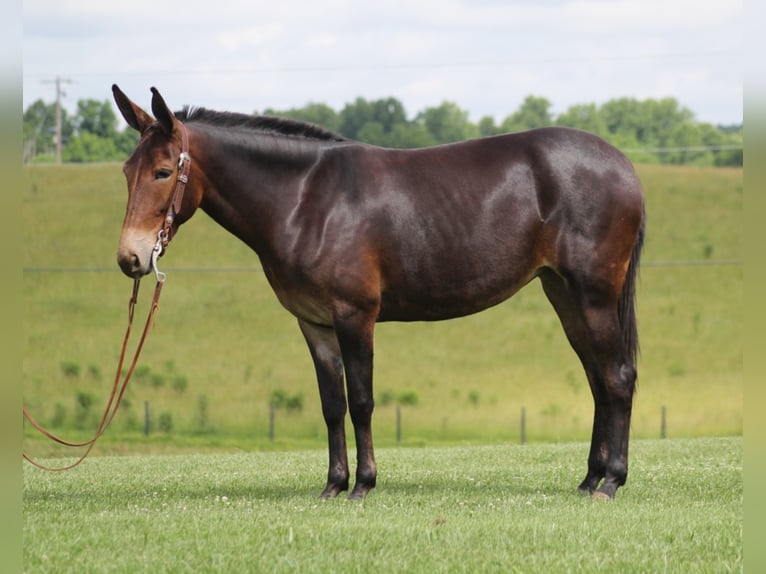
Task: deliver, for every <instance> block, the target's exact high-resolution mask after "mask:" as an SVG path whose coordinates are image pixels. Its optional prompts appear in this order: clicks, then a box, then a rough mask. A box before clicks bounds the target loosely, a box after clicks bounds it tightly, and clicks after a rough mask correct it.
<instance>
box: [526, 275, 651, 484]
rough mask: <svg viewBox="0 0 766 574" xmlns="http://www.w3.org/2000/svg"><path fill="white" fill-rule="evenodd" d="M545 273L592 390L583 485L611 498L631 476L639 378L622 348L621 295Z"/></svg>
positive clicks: (544, 279)
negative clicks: (632, 420) (630, 452)
mask: <svg viewBox="0 0 766 574" xmlns="http://www.w3.org/2000/svg"><path fill="white" fill-rule="evenodd" d="M540 279H541V281H542V284H543V289H544V290H545V293H546V295H547V296H548V299H549V300H550V301H551V303H552V305H553V307H554V308H555V309H556V312H557V314H558V316H559V318H560V320H561V323H562V326H563V327H564V331H565V332H566V335H567V338H568V340H569V342H570V344H571V345H572V348H573V349H574V350H575V352H576V353H577V355H578V357H579V358H580V361H581V362H582V364H583V367H584V369H585V372H586V375H587V377H588V382H589V384H590V387H591V391H592V393H593V400H594V406H595V412H594V417H593V434H592V436H591V446H590V454H589V456H588V473H587V475H586V476H585V479H584V480H583V481H582V483H581V484H580V490H582V491H586V492H592V493H594V496H595V497H599V496H604V497H609V498H611V497H613V496H614V495H615V493H616V492H617V489H618V488H619V487H620V486H622V485H623V484H624V483H625V480H626V478H627V473H628V437H629V433H630V417H631V411H632V404H633V392H634V389H635V381H636V370H635V366H634V365H633V364H632V362H633V361H632V359H631V357H630V353H629V352H627V350H626V349H624V348H623V339H622V333H621V329H620V321H619V318H618V309H617V307H618V302H617V297H616V296H613V295H610V293H609V291H608V290H601V289H599V288H598V287H594V286H584V285H578V284H576V283H575V282H574V281H571V280H570V282H566V281H565V280H564V279H562V278H561V277H560V276H558V275H557V274H555V273H554V272H553V271H551V270H546V271H545V272H543V273H542V274H541V275H540ZM602 479H603V483H602V484H601V486H600V487H599V483H600V482H601V480H602Z"/></svg>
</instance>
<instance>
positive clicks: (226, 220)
mask: <svg viewBox="0 0 766 574" xmlns="http://www.w3.org/2000/svg"><path fill="white" fill-rule="evenodd" d="M190 128H191V129H192V130H194V132H193V133H194V135H195V138H194V139H195V140H196V145H195V146H194V147H195V148H196V149H193V150H192V157H193V158H194V159H195V162H196V163H197V165H198V166H200V169H201V170H202V172H203V174H204V175H203V187H204V189H203V194H202V201H201V203H200V208H201V209H202V210H203V211H205V212H206V213H207V214H208V215H209V216H210V217H212V218H213V219H214V220H215V221H216V222H217V223H218V224H219V225H221V226H222V227H224V228H225V229H227V230H228V231H229V232H231V233H232V234H233V235H235V236H236V237H238V238H239V239H241V240H242V241H244V242H245V243H246V244H247V245H249V246H250V247H251V248H252V249H253V250H255V251H256V253H258V255H259V256H261V258H263V257H264V256H269V255H270V252H272V251H273V250H274V248H275V246H276V245H277V244H279V243H281V241H282V238H281V237H280V236H281V235H282V234H283V233H284V232H285V225H284V224H285V221H286V220H287V218H288V217H289V215H290V213H292V212H293V210H294V209H295V207H296V206H297V205H298V203H299V201H300V191H301V188H302V185H303V183H304V182H305V180H306V177H307V176H308V174H309V173H310V171H311V169H312V167H313V166H315V165H317V164H318V162H319V160H320V158H321V156H322V154H323V153H324V152H325V151H326V150H327V149H329V148H330V147H333V146H337V145H343V144H341V143H339V142H331V141H320V140H313V139H308V138H306V139H304V138H300V137H291V136H281V135H274V134H259V133H254V132H252V131H247V130H241V131H240V130H236V129H232V128H217V127H213V126H207V125H200V126H197V125H195V124H191V125H190Z"/></svg>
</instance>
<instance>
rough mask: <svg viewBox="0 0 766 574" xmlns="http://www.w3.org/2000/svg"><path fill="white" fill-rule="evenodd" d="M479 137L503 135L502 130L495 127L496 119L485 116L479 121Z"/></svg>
mask: <svg viewBox="0 0 766 574" xmlns="http://www.w3.org/2000/svg"><path fill="white" fill-rule="evenodd" d="M477 127H478V128H479V135H480V136H494V135H497V134H499V133H501V132H502V131H503V130H502V128H500V127H498V126H496V125H495V118H493V117H492V116H484V117H482V118H481V119H480V120H479V125H478V126H477Z"/></svg>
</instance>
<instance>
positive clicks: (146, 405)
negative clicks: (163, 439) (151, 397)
mask: <svg viewBox="0 0 766 574" xmlns="http://www.w3.org/2000/svg"><path fill="white" fill-rule="evenodd" d="M149 429H150V419H149V401H144V434H145V435H146V436H149Z"/></svg>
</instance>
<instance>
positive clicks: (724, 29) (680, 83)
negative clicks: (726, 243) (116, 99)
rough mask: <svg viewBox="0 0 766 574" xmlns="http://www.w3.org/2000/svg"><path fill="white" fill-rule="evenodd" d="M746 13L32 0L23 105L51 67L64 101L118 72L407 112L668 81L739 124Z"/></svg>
mask: <svg viewBox="0 0 766 574" xmlns="http://www.w3.org/2000/svg"><path fill="white" fill-rule="evenodd" d="M742 11H743V8H742V0H717V1H716V2H702V3H700V2H691V1H690V0H552V1H545V0H542V1H541V0H511V1H500V0H474V1H470V0H422V1H419V2H411V1H410V0H391V1H383V0H381V1H379V2H375V3H369V2H364V3H359V2H351V1H350V0H325V1H323V2H311V1H308V0H283V1H281V2H278V3H275V2H268V3H267V2H265V1H264V2H258V1H256V2H253V1H250V2H246V1H244V0H242V1H235V0H217V1H216V2H215V3H210V2H209V1H201V0H187V1H186V2H185V3H182V4H178V5H175V4H168V5H164V4H163V5H159V6H158V5H157V2H156V0H133V1H132V2H130V3H118V2H106V1H104V0H25V2H24V17H25V21H24V84H23V86H24V104H25V105H28V104H29V103H31V101H34V99H37V98H39V97H42V98H44V99H46V100H47V101H50V100H51V88H50V85H47V84H43V82H42V81H41V80H43V79H50V77H51V76H53V75H57V74H58V75H62V76H65V77H69V78H71V79H72V80H73V83H72V84H70V85H68V87H67V91H68V94H69V95H68V97H67V99H66V101H65V105H68V106H69V107H72V108H73V107H74V104H75V103H76V101H77V99H81V98H98V99H103V98H108V97H110V96H109V86H110V85H111V83H112V82H114V81H119V82H120V84H121V85H124V86H126V89H128V88H131V89H135V90H136V98H142V97H147V99H148V95H147V94H148V88H149V86H151V85H156V86H158V87H159V88H160V89H161V90H162V91H163V93H164V94H165V95H166V98H167V99H168V102H169V103H170V104H171V106H180V105H182V104H185V103H191V104H196V105H204V106H207V107H211V108H219V109H231V110H234V111H252V110H254V109H263V108H266V107H293V106H301V105H303V104H305V103H306V102H308V101H322V102H326V103H328V104H330V105H332V106H333V107H336V108H339V107H342V105H343V104H344V103H345V102H348V101H352V100H353V99H354V98H356V97H357V96H362V97H366V98H377V97H386V96H394V97H397V98H399V99H401V100H402V101H403V103H404V104H405V107H406V108H407V110H408V112H410V113H411V114H414V113H415V112H417V111H420V109H422V108H423V107H426V106H429V105H438V104H439V103H440V102H441V101H443V100H451V101H455V102H456V103H458V105H460V106H461V107H464V108H467V109H469V111H470V113H471V116H472V117H473V118H478V117H480V116H482V115H485V114H490V115H494V116H496V117H499V118H502V117H504V116H505V115H507V114H508V113H511V112H512V111H514V109H515V108H516V107H517V106H518V104H519V103H520V102H521V100H522V99H523V98H524V96H526V95H528V94H531V93H534V94H538V95H542V96H545V97H547V98H548V99H549V100H551V101H552V102H553V103H554V107H555V108H556V109H557V110H560V111H563V110H564V109H566V108H567V107H568V106H569V105H572V104H574V103H586V102H591V101H596V102H603V101H606V100H608V99H610V98H613V97H622V96H637V97H654V95H655V94H663V95H669V96H674V97H677V99H678V100H679V101H680V102H681V103H682V104H684V105H687V106H689V107H691V108H692V109H693V110H694V111H695V113H696V114H697V116H698V117H699V118H700V119H703V120H704V119H707V120H710V121H721V122H729V121H731V122H734V121H741V114H742V112H741V76H742V69H741V64H740V63H739V58H738V57H737V50H738V49H740V47H741V27H742V23H743V15H742ZM683 54H685V55H687V56H685V57H679V55H683ZM694 54H698V55H697V56H694ZM638 56H641V58H637V57H638ZM736 94H740V96H739V97H736Z"/></svg>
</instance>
